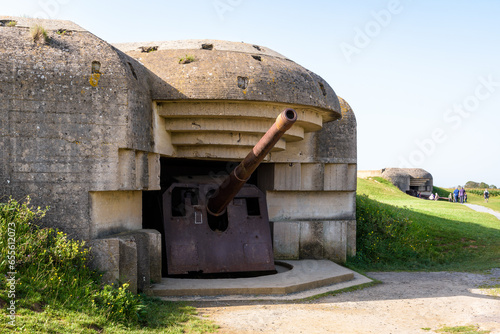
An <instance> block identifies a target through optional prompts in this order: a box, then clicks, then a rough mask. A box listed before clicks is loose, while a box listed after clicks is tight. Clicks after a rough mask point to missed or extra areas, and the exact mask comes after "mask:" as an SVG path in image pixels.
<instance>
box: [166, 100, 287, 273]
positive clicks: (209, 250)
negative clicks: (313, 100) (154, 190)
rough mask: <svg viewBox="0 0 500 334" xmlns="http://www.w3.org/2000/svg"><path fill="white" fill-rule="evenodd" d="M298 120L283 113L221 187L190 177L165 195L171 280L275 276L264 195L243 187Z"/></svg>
mask: <svg viewBox="0 0 500 334" xmlns="http://www.w3.org/2000/svg"><path fill="white" fill-rule="evenodd" d="M296 120H297V113H296V112H295V111H294V110H293V109H285V110H284V111H283V112H282V113H281V114H280V115H279V116H278V117H277V119H276V122H275V123H274V124H273V125H272V126H271V128H270V129H269V130H268V131H267V132H266V134H265V135H264V136H263V137H262V138H261V139H260V140H259V142H258V143H257V144H256V145H255V146H254V147H253V149H252V151H251V152H250V153H248V155H247V156H246V157H245V159H243V161H242V162H241V163H240V164H239V165H238V166H237V167H236V168H235V169H234V170H233V171H232V172H231V173H230V175H229V176H228V177H227V178H226V179H225V180H224V182H223V183H222V184H221V185H220V186H219V187H217V185H216V184H214V183H211V182H207V179H206V177H205V179H203V178H198V180H199V182H193V181H194V180H197V178H196V177H194V176H193V177H191V176H189V177H188V179H189V180H190V181H189V182H182V180H178V182H177V183H173V184H172V185H171V186H170V188H169V189H168V190H167V191H166V192H165V193H164V194H163V217H164V228H165V245H166V251H167V271H168V274H169V275H179V274H188V273H197V274H199V273H204V274H209V273H234V272H249V271H252V272H274V270H275V267H274V256H273V249H272V240H271V229H270V226H269V217H268V213H267V203H266V200H265V195H264V193H263V192H262V191H260V190H259V189H258V188H257V187H256V186H254V185H248V184H245V183H246V181H247V180H248V179H249V178H250V176H251V175H252V173H253V172H254V171H255V169H256V168H257V167H258V165H259V164H260V163H261V162H262V160H263V159H264V158H265V156H266V155H267V154H268V153H269V152H270V151H271V149H272V148H273V146H274V145H276V143H277V142H278V140H279V139H280V138H281V136H282V135H283V134H284V133H285V132H286V131H287V130H288V129H290V127H291V126H292V125H293V124H294V122H295V121H296Z"/></svg>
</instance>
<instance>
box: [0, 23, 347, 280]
mask: <svg viewBox="0 0 500 334" xmlns="http://www.w3.org/2000/svg"><path fill="white" fill-rule="evenodd" d="M1 19H11V18H7V17H1ZM12 19H15V20H16V21H17V22H18V23H17V25H16V26H15V27H6V26H1V27H0V31H1V34H0V38H1V39H2V41H1V43H2V48H3V50H2V53H1V54H0V59H1V61H0V81H1V87H2V88H1V91H0V96H1V98H2V100H3V101H4V103H2V104H1V105H0V111H1V113H2V115H3V116H2V137H1V138H0V145H1V151H0V152H2V155H3V156H2V161H3V162H4V163H3V164H2V165H1V166H0V181H1V182H2V187H1V190H0V195H2V196H9V195H12V196H15V197H22V196H25V195H27V194H30V195H31V197H32V198H33V202H34V203H35V204H36V205H49V206H50V207H51V209H50V211H49V214H48V215H47V217H46V218H45V220H44V224H46V225H47V226H54V227H58V228H60V229H62V230H63V231H65V232H67V233H69V234H70V235H71V236H73V237H77V238H80V239H84V240H88V241H89V242H90V244H91V245H92V246H93V248H94V253H95V254H96V265H97V266H98V267H99V268H101V269H103V270H106V272H107V275H108V276H107V278H108V279H109V280H117V279H118V278H120V277H124V276H125V277H128V278H129V280H132V281H133V280H134V279H135V280H136V282H137V288H138V289H139V290H141V289H144V288H145V286H144V284H143V283H141V282H144V281H149V280H146V278H148V279H149V278H150V279H151V280H152V281H155V280H158V279H161V275H162V273H161V270H160V269H159V268H161V267H163V275H166V264H167V261H166V259H167V257H169V256H170V257H172V256H173V258H174V261H175V255H174V254H172V253H175V252H181V251H182V250H179V249H177V250H175V251H172V250H169V249H166V247H165V244H164V237H165V231H164V225H163V218H164V211H163V210H164V205H165V204H164V203H163V202H162V194H164V193H165V191H167V189H169V187H171V185H172V184H174V183H179V182H185V183H189V182H192V181H193V180H195V179H196V180H197V181H196V182H200V183H203V182H205V183H207V182H208V183H213V184H220V182H222V180H223V179H224V178H225V177H226V176H227V175H228V174H229V173H230V172H231V171H232V169H233V168H234V167H235V166H236V165H237V164H238V163H239V162H240V161H241V160H242V159H244V158H245V156H246V155H247V153H248V152H249V151H250V150H251V149H252V147H253V146H254V145H255V144H256V143H257V142H258V140H259V139H260V138H261V137H262V135H264V134H265V133H266V131H267V130H268V129H269V128H270V127H271V126H272V124H273V123H274V121H275V119H276V117H277V115H278V114H280V112H281V111H282V110H283V109H285V108H293V109H294V110H295V111H296V112H297V115H298V120H297V122H296V123H295V125H294V126H293V127H292V128H291V129H290V130H289V131H287V132H286V133H285V134H284V135H283V136H282V137H281V139H280V140H279V141H278V142H277V143H276V145H275V146H274V147H273V149H272V150H271V152H270V153H269V154H267V155H266V157H265V158H264V161H263V163H262V164H261V165H260V166H259V167H258V168H257V170H256V171H255V172H254V173H253V174H252V176H251V177H250V179H249V180H248V182H247V184H249V185H251V186H253V187H255V189H257V190H258V191H260V192H262V194H263V201H264V202H263V203H265V210H266V211H267V212H268V217H269V222H270V226H269V230H270V240H271V242H272V251H273V256H274V258H275V259H305V258H314V259H323V258H324V259H330V260H333V261H335V262H338V263H342V262H344V261H345V260H346V257H347V256H349V255H354V254H355V242H356V217H355V198H356V197H355V192H356V119H355V116H354V113H353V111H352V109H351V108H350V107H349V105H348V104H347V103H346V102H345V101H344V100H343V99H341V98H339V97H337V95H336V94H335V92H334V91H333V89H332V88H331V87H330V85H329V84H328V83H327V82H325V81H324V80H323V79H322V78H321V77H319V76H318V75H316V74H314V73H312V72H310V71H308V70H307V69H305V68H303V67H301V66H300V65H298V64H296V63H295V62H293V61H292V60H290V59H288V58H286V57H284V56H282V55H280V54H278V53H277V52H275V51H273V50H271V49H269V48H267V47H262V46H258V45H253V44H246V43H237V42H227V41H217V40H188V41H170V42H152V43H127V44H117V45H110V44H108V43H106V42H105V41H103V40H101V39H99V38H98V37H96V36H94V35H92V34H91V33H89V32H88V31H86V30H85V29H82V28H81V27H79V26H77V25H75V24H74V23H72V22H68V21H49V20H34V19H27V18H12ZM34 24H41V25H42V26H44V27H45V28H46V29H47V30H48V35H49V37H50V41H49V42H48V43H47V44H45V45H39V44H36V43H34V42H33V41H32V40H31V39H30V34H29V27H30V26H33V25H34ZM61 29H63V30H65V31H70V32H71V33H68V34H63V33H57V31H61ZM4 116H5V117H4ZM200 180H201V181H200ZM188 181H189V182H188ZM174 197H175V196H174ZM172 200H174V201H175V200H176V199H173V198H172ZM245 205H247V206H251V207H252V208H253V209H252V208H250V209H248V210H250V211H252V210H257V208H256V202H255V201H253V202H252V201H250V202H245ZM263 209H264V208H260V209H259V210H263ZM247 212H248V211H247ZM196 244H197V242H196V241H193V245H194V246H196V247H195V248H197V252H207V251H210V250H206V249H201V248H199V247H198V246H197V245H196ZM161 245H163V247H161ZM194 246H193V247H194ZM255 251H256V252H257V250H255ZM192 254H193V255H192V256H194V257H195V256H197V255H196V254H195V253H192ZM134 259H135V260H134ZM134 261H135V262H134ZM125 262H127V263H133V264H132V265H129V267H130V266H131V267H130V268H128V269H127V265H126V264H125ZM134 266H135V267H137V273H136V276H134V275H133V274H131V273H132V272H134V269H133V268H134ZM134 277H135V278H134Z"/></svg>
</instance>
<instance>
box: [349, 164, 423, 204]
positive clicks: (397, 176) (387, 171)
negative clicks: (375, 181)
mask: <svg viewBox="0 0 500 334" xmlns="http://www.w3.org/2000/svg"><path fill="white" fill-rule="evenodd" d="M370 176H379V177H383V178H384V179H386V180H388V181H390V182H391V183H392V184H394V185H395V186H396V187H398V188H399V189H400V190H401V191H402V192H404V193H406V194H408V195H411V196H417V195H418V193H420V194H421V196H423V197H425V198H426V197H428V196H429V195H430V194H431V193H432V189H433V178H432V175H431V174H430V173H429V172H427V171H425V170H424V169H422V168H383V169H381V170H364V171H359V172H358V177H370Z"/></svg>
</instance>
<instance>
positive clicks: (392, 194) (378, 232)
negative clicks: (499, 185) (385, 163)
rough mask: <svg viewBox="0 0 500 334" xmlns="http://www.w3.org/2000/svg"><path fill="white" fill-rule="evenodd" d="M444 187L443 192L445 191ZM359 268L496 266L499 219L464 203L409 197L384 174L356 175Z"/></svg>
mask: <svg viewBox="0 0 500 334" xmlns="http://www.w3.org/2000/svg"><path fill="white" fill-rule="evenodd" d="M439 191H442V193H443V196H444V195H445V194H446V195H447V193H448V191H447V190H441V189H439V190H438V193H439ZM356 200H357V209H356V215H357V242H356V247H357V255H356V256H355V257H353V258H350V259H348V265H349V266H351V267H353V268H357V269H360V270H456V271H483V270H487V269H491V268H494V267H500V221H499V220H498V219H496V218H495V217H494V216H492V215H489V214H485V213H479V212H475V211H473V210H471V209H469V208H467V207H466V206H464V205H461V204H458V203H449V202H447V201H429V200H423V199H419V198H415V197H411V196H408V195H406V194H404V193H403V192H401V191H400V190H399V189H397V188H396V187H395V186H393V185H392V184H391V183H390V182H388V181H386V180H384V179H382V178H370V179H358V195H357V198H356Z"/></svg>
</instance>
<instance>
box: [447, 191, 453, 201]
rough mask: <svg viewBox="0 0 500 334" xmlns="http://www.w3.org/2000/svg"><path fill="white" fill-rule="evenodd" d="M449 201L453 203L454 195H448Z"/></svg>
mask: <svg viewBox="0 0 500 334" xmlns="http://www.w3.org/2000/svg"><path fill="white" fill-rule="evenodd" d="M448 201H449V202H453V194H452V193H450V194H449V195H448Z"/></svg>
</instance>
